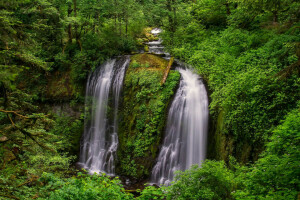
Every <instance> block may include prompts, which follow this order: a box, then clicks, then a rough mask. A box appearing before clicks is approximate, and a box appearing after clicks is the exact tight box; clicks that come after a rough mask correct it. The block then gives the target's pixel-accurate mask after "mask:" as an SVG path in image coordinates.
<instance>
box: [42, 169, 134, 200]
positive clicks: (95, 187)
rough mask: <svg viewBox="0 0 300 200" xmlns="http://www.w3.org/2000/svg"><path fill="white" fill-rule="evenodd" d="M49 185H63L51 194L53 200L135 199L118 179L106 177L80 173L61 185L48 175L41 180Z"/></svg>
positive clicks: (50, 197)
mask: <svg viewBox="0 0 300 200" xmlns="http://www.w3.org/2000/svg"><path fill="white" fill-rule="evenodd" d="M41 179H42V180H43V181H44V182H45V183H46V187H47V185H52V187H53V186H56V185H61V187H60V188H59V189H57V190H55V191H54V192H52V193H50V196H49V198H47V199H50V200H51V199H53V200H64V199H74V200H76V199H78V200H81V199H86V200H92V199H95V200H96V199H120V200H121V199H133V198H132V195H130V194H126V193H125V190H124V188H122V185H121V184H120V180H118V179H117V178H115V179H110V178H109V177H106V176H99V175H92V176H91V175H85V174H82V173H78V176H77V177H76V178H71V179H68V180H67V181H65V182H63V183H61V182H60V180H54V182H53V177H49V175H48V174H45V175H43V177H42V178H41Z"/></svg>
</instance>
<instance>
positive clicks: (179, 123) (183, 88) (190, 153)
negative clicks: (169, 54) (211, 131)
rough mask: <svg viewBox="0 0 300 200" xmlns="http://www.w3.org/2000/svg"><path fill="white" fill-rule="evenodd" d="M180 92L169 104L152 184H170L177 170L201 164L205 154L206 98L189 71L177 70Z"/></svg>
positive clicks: (202, 89) (200, 86)
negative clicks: (164, 131)
mask: <svg viewBox="0 0 300 200" xmlns="http://www.w3.org/2000/svg"><path fill="white" fill-rule="evenodd" d="M178 71H179V72H180V74H181V81H180V85H179V89H178V90H177V92H176V95H175V98H174V100H173V102H172V104H171V107H170V110H169V113H168V119H167V127H166V133H165V138H164V141H163V146H162V148H161V150H160V153H159V156H158V160H157V163H156V165H155V166H154V168H153V170H152V176H151V182H152V183H155V184H157V185H169V184H170V182H171V181H172V180H173V178H174V172H175V171H176V170H182V171H184V170H186V169H188V168H190V167H191V165H193V164H199V165H200V164H201V162H202V161H203V160H204V159H205V155H206V138H207V129H208V98H207V93H206V89H205V86H204V84H203V82H202V80H201V79H200V77H199V76H198V75H197V74H195V73H193V72H192V71H191V70H190V69H188V68H178Z"/></svg>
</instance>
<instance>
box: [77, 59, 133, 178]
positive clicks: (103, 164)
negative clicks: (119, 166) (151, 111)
mask: <svg viewBox="0 0 300 200" xmlns="http://www.w3.org/2000/svg"><path fill="white" fill-rule="evenodd" d="M129 61H130V57H129V56H125V57H123V58H121V59H119V60H117V59H112V60H109V61H107V62H106V63H104V64H103V65H101V66H100V67H99V68H98V69H97V70H96V71H95V72H93V73H91V74H90V75H89V78H88V83H87V86H86V108H87V110H86V119H85V129H84V134H83V138H82V141H81V148H80V161H79V165H80V166H81V167H82V168H85V169H87V170H88V171H89V173H91V174H92V173H95V172H96V173H100V172H104V173H107V174H109V175H114V173H115V165H114V161H115V158H116V150H117V147H118V134H117V128H118V125H117V119H118V106H119V97H120V92H121V89H122V85H123V80H124V76H125V71H126V67H127V66H128V65H129ZM110 95H112V99H113V100H114V102H113V108H114V110H113V120H112V123H110V122H109V119H108V116H107V115H108V110H107V108H108V103H109V97H110Z"/></svg>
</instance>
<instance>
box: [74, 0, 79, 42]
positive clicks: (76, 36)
mask: <svg viewBox="0 0 300 200" xmlns="http://www.w3.org/2000/svg"><path fill="white" fill-rule="evenodd" d="M73 6H74V17H75V18H76V17H77V0H73ZM75 38H76V41H78V40H79V35H78V24H77V23H76V22H75Z"/></svg>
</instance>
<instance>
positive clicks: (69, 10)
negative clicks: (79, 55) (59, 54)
mask: <svg viewBox="0 0 300 200" xmlns="http://www.w3.org/2000/svg"><path fill="white" fill-rule="evenodd" d="M71 13H72V7H71V4H68V17H70V16H71ZM68 36H69V42H72V39H73V37H72V25H71V23H70V24H69V26H68Z"/></svg>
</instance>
